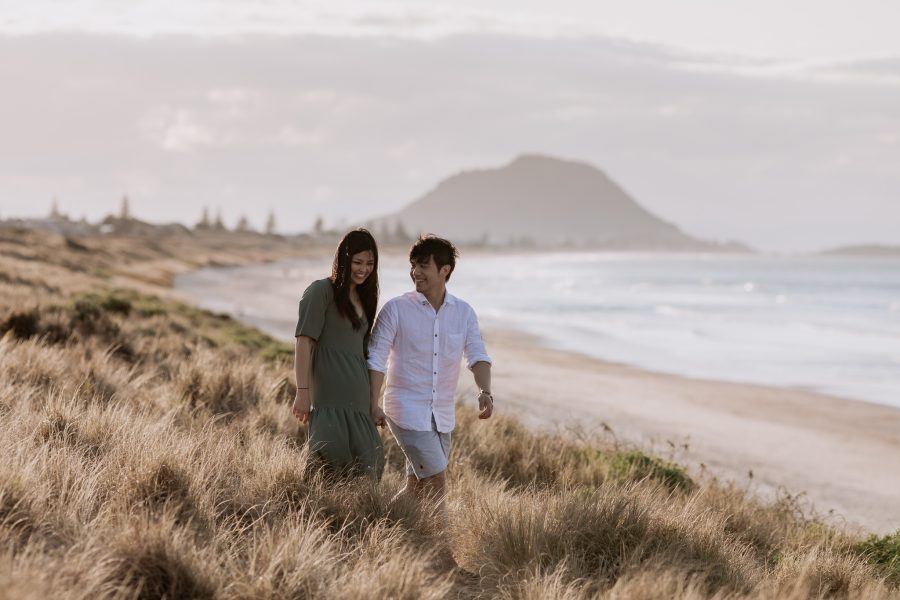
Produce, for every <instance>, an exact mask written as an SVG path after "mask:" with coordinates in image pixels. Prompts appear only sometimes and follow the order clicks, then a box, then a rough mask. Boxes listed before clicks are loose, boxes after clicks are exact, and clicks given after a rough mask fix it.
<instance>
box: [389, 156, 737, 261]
mask: <svg viewBox="0 0 900 600" xmlns="http://www.w3.org/2000/svg"><path fill="white" fill-rule="evenodd" d="M398 222H399V223H402V228H403V229H405V231H406V232H408V233H410V234H415V233H420V232H432V233H436V234H439V235H442V236H444V237H447V238H449V239H451V240H453V241H454V242H457V243H461V244H470V243H489V244H499V245H505V244H514V245H529V246H536V247H561V246H574V247H589V248H609V249H623V250H625V249H647V250H710V249H722V248H721V247H720V246H718V245H717V244H711V243H708V242H703V241H701V240H697V239H695V238H692V237H690V236H688V235H686V234H684V233H682V232H681V231H680V230H679V229H678V228H677V227H676V226H675V225H673V224H672V223H668V222H666V221H664V220H662V219H660V218H659V217H656V216H655V215H653V214H651V213H650V212H648V211H647V210H645V209H644V208H643V207H642V206H640V205H639V204H638V203H637V202H636V201H635V200H634V199H633V198H632V197H631V196H629V195H628V193H626V192H625V191H624V190H623V189H622V188H621V187H619V186H618V185H617V184H616V183H615V182H614V181H612V180H611V179H610V178H609V177H607V176H606V174H604V173H603V172H602V171H601V170H599V169H597V168H596V167H593V166H591V165H589V164H586V163H582V162H576V161H568V160H561V159H558V158H552V157H549V156H541V155H533V154H527V155H522V156H519V157H518V158H516V159H515V160H513V161H512V162H511V163H510V164H508V165H506V166H504V167H500V168H497V169H485V170H477V171H465V172H462V173H459V174H457V175H453V176H452V177H449V178H447V179H445V180H444V181H442V182H441V183H439V184H438V185H437V187H436V188H434V189H433V190H432V191H430V192H428V193H427V194H425V195H424V196H422V197H421V198H419V199H418V200H416V201H415V202H413V203H411V204H409V205H408V206H406V207H405V208H403V209H402V210H400V211H399V212H397V213H396V214H393V215H390V216H387V217H383V218H381V219H378V220H377V221H376V224H375V225H376V227H379V228H381V229H383V228H385V227H387V228H389V229H390V230H391V231H394V230H395V229H396V227H397V223H398Z"/></svg>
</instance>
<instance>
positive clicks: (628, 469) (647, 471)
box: [609, 450, 697, 492]
mask: <svg viewBox="0 0 900 600" xmlns="http://www.w3.org/2000/svg"><path fill="white" fill-rule="evenodd" d="M609 476H610V477H611V478H612V479H615V480H618V481H625V480H640V479H654V480H657V481H659V482H661V483H663V484H664V485H665V486H666V487H668V488H670V489H672V490H681V491H684V492H689V491H691V490H693V489H694V488H696V487H697V485H696V484H695V483H694V481H693V480H692V479H691V477H690V475H688V474H687V471H685V469H684V467H682V466H680V465H677V464H675V463H672V462H669V461H667V460H663V459H661V458H659V457H656V456H648V455H647V454H644V453H643V452H641V451H640V450H628V451H626V452H616V453H615V454H614V455H613V456H612V458H611V460H610V461H609Z"/></svg>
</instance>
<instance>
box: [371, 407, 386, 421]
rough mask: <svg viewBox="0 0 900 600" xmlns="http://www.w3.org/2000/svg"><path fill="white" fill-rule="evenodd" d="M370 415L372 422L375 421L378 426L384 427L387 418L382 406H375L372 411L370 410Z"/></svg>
mask: <svg viewBox="0 0 900 600" xmlns="http://www.w3.org/2000/svg"><path fill="white" fill-rule="evenodd" d="M369 414H371V415H372V420H374V421H375V425H376V426H378V427H384V423H385V421H384V419H385V416H384V411H383V410H381V407H380V406H378V405H377V404H376V405H375V406H373V407H372V408H371V409H369Z"/></svg>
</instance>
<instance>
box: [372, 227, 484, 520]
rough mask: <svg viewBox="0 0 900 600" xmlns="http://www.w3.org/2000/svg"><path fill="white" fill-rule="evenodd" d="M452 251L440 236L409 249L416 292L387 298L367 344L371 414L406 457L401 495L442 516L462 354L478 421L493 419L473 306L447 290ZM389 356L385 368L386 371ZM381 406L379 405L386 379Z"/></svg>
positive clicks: (426, 238) (453, 261)
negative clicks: (427, 502)
mask: <svg viewBox="0 0 900 600" xmlns="http://www.w3.org/2000/svg"><path fill="white" fill-rule="evenodd" d="M458 255H459V254H458V253H457V251H456V248H455V247H454V246H453V244H451V243H450V242H448V241H447V240H445V239H442V238H439V237H436V236H433V235H427V236H421V237H419V239H418V240H416V242H415V244H413V246H412V248H410V251H409V264H410V277H412V280H413V282H414V283H415V286H416V291H415V292H407V293H406V294H403V295H402V296H398V297H397V298H393V299H391V300H389V301H388V302H387V303H386V304H385V305H384V307H383V308H382V309H381V312H380V313H379V314H378V318H377V319H376V320H375V326H374V328H373V330H372V336H371V339H370V341H369V359H368V365H369V386H370V391H371V394H370V401H371V410H372V417H373V418H374V419H375V422H376V423H377V424H378V425H380V426H383V425H384V424H385V422H386V423H387V425H388V426H389V427H390V430H391V433H392V434H393V435H394V438H396V440H397V444H398V445H399V446H400V448H401V450H402V451H403V454H404V455H405V456H406V475H407V478H406V488H405V490H404V492H407V493H411V494H414V495H415V496H416V497H417V498H420V499H421V498H428V499H430V500H432V501H433V502H435V503H436V504H437V509H438V513H439V515H440V517H441V518H442V520H443V521H444V522H446V519H447V508H446V503H445V497H446V477H445V471H446V469H447V462H448V459H449V457H450V432H451V431H453V426H454V423H455V410H454V408H455V407H454V396H455V394H456V383H457V380H458V379H459V365H460V359H461V358H462V357H463V356H465V358H466V366H467V367H468V368H469V369H470V370H471V371H472V373H473V374H474V376H475V384H476V385H477V386H478V390H479V392H478V408H479V410H480V413H479V415H478V417H479V418H480V419H487V418H490V416H491V413H492V412H493V409H494V399H493V397H492V396H491V358H490V357H489V356H488V355H487V353H486V352H485V349H484V342H483V341H482V339H481V332H480V331H479V329H478V319H477V318H476V316H475V311H474V310H472V307H471V306H469V305H468V304H466V303H465V302H463V301H462V300H460V299H459V298H456V297H454V296H453V295H452V294H450V293H448V292H447V288H446V284H447V282H448V281H449V280H450V275H451V274H452V273H453V269H454V267H455V266H456V258H457V257H458ZM388 358H390V368H388ZM385 373H386V374H387V386H386V388H385V392H384V410H382V409H381V407H380V406H379V399H380V396H381V389H382V386H383V385H384V383H385Z"/></svg>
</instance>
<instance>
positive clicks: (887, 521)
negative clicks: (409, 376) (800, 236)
mask: <svg viewBox="0 0 900 600" xmlns="http://www.w3.org/2000/svg"><path fill="white" fill-rule="evenodd" d="M484 337H485V343H486V345H487V348H488V352H489V353H490V354H491V356H492V358H493V359H494V361H495V366H494V368H493V369H492V372H493V373H492V376H493V386H492V388H493V389H492V391H493V392H494V395H495V397H497V398H498V399H499V400H500V402H498V405H499V406H500V407H502V406H503V402H504V401H506V402H508V403H509V406H511V407H513V408H514V409H515V412H516V413H517V414H518V415H519V416H520V418H522V419H523V420H524V421H525V422H527V423H528V424H529V425H530V426H536V427H551V428H554V427H555V428H557V429H560V428H564V429H573V428H574V429H575V430H576V431H579V430H580V431H584V432H587V433H589V434H590V433H591V432H594V433H598V432H603V430H604V429H607V428H608V430H611V432H612V433H611V434H610V433H606V435H613V436H614V437H615V439H616V440H618V441H619V442H625V443H627V444H633V445H636V446H638V447H642V448H645V449H651V450H652V451H653V452H654V453H656V454H660V455H663V456H666V455H671V456H672V457H673V459H674V460H676V461H677V462H679V463H681V464H683V465H685V466H686V467H688V468H689V469H690V470H691V472H692V473H694V474H697V473H705V474H708V475H712V476H715V477H718V478H720V479H723V480H726V481H732V482H734V483H735V484H737V485H742V486H744V487H747V488H749V490H750V491H751V492H753V493H757V494H759V495H761V496H763V497H764V498H770V499H771V498H772V497H773V496H775V495H777V494H779V493H781V494H790V495H791V496H794V497H799V498H800V499H801V501H802V502H801V503H802V504H806V505H807V507H808V508H810V509H812V510H814V511H815V513H816V514H817V515H819V516H822V517H825V518H826V519H827V520H832V519H836V520H838V521H843V522H842V524H844V525H847V526H850V527H863V528H865V529H866V530H871V531H875V532H878V533H889V532H893V531H895V530H897V529H898V528H900V513H898V511H897V510H896V509H892V507H894V506H896V504H897V501H898V499H900V475H897V474H895V473H893V474H892V473H891V470H890V467H887V465H897V464H900V409H897V408H894V407H891V406H886V405H881V404H874V403H870V402H865V401H857V400H851V399H845V398H840V397H836V396H828V395H825V394H820V393H816V392H810V391H804V390H794V389H787V388H776V387H768V386H763V385H756V384H747V383H731V382H724V381H715V380H708V379H694V378H688V377H683V376H679V375H670V374H665V373H659V372H654V371H646V370H643V369H639V368H636V367H631V366H628V365H622V364H617V363H611V362H605V361H602V360H599V359H595V358H591V357H588V356H585V355H582V354H578V353H575V352H568V351H564V350H557V349H554V348H550V347H547V346H544V345H542V344H541V343H540V341H539V340H538V339H537V338H535V337H534V336H530V335H528V334H523V333H519V332H516V331H510V330H499V329H490V330H485V331H484ZM471 386H472V382H471V377H470V376H467V374H466V373H463V374H462V375H461V377H460V387H459V390H460V392H461V393H463V394H464V395H465V394H466V392H467V391H468V390H469V389H470V388H471ZM535 407H538V408H537V409H535ZM501 410H503V409H502V408H501ZM547 410H549V411H552V414H550V415H546V414H544V413H542V411H547ZM751 472H752V476H751V475H750V473H751ZM831 511H833V512H831Z"/></svg>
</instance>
